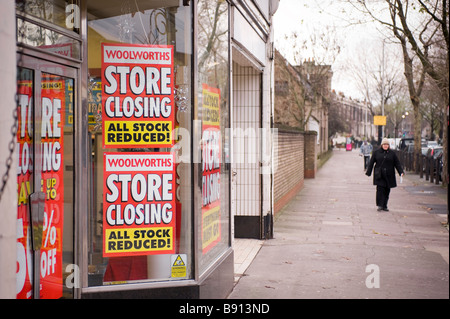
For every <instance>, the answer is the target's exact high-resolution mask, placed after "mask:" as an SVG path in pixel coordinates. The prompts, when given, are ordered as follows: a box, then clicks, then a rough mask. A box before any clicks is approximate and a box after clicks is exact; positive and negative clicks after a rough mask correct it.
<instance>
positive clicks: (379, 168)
mask: <svg viewBox="0 0 450 319" xmlns="http://www.w3.org/2000/svg"><path fill="white" fill-rule="evenodd" d="M374 165H375V168H374ZM394 168H395V169H396V170H397V172H398V174H399V175H400V176H403V169H402V165H401V164H400V161H399V159H398V157H397V155H396V154H395V153H394V151H392V150H390V149H389V141H388V139H387V138H383V140H382V141H381V147H380V148H379V149H378V150H376V151H375V152H373V153H372V157H371V159H370V162H369V166H368V167H367V171H366V175H367V176H370V175H371V174H372V169H374V173H373V184H374V185H376V186H377V194H376V202H377V206H378V209H377V210H378V211H381V210H383V211H386V212H388V211H389V209H388V207H387V203H388V200H389V194H390V192H391V188H394V187H397V180H396V178H395V170H394Z"/></svg>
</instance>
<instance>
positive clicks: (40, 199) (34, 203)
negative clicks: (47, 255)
mask: <svg viewBox="0 0 450 319" xmlns="http://www.w3.org/2000/svg"><path fill="white" fill-rule="evenodd" d="M44 211H45V193H43V192H36V193H33V194H30V220H31V242H32V247H33V255H34V258H33V262H34V267H33V298H34V299H40V294H41V246H42V235H43V229H44Z"/></svg>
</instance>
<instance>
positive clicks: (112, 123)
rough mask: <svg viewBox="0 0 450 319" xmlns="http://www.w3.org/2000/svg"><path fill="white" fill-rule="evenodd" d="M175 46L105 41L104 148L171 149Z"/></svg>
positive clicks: (103, 78) (103, 76)
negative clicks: (109, 42)
mask: <svg viewBox="0 0 450 319" xmlns="http://www.w3.org/2000/svg"><path fill="white" fill-rule="evenodd" d="M173 73H174V72H173V46H170V45H132V44H106V43H103V44H102V104H103V112H102V118H103V138H104V140H103V147H104V148H139V147H172V146H173V144H174V141H173V136H172V134H173V133H172V131H173V129H174V118H175V107H174V105H175V103H174V74H173Z"/></svg>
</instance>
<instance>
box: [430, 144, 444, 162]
mask: <svg viewBox="0 0 450 319" xmlns="http://www.w3.org/2000/svg"><path fill="white" fill-rule="evenodd" d="M442 152H444V148H443V147H442V146H436V147H429V148H428V150H427V153H426V156H427V158H431V157H433V159H437V158H438V155H439V154H441V153H442Z"/></svg>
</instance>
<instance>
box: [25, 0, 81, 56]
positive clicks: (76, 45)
mask: <svg viewBox="0 0 450 319" xmlns="http://www.w3.org/2000/svg"><path fill="white" fill-rule="evenodd" d="M16 12H17V40H18V42H19V43H20V44H22V45H26V46H32V47H35V48H38V49H39V50H42V51H43V52H45V53H51V54H57V55H61V56H64V57H69V58H74V59H81V41H80V40H79V30H80V6H79V4H78V1H76V0H72V1H67V0H16Z"/></svg>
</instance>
